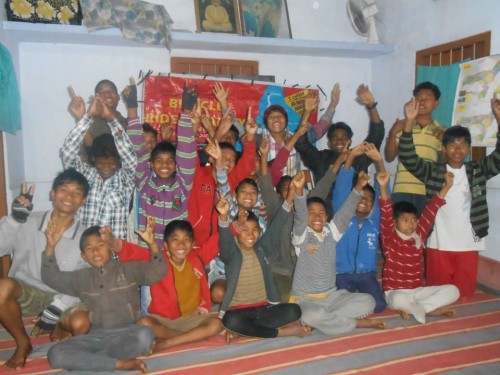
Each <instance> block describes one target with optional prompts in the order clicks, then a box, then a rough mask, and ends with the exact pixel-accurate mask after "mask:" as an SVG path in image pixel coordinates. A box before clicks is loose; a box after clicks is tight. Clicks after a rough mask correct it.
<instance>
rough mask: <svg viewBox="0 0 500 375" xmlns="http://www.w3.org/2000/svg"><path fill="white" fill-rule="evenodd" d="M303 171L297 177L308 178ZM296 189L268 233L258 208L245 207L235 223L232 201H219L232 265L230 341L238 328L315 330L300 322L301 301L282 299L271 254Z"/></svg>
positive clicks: (260, 332)
mask: <svg viewBox="0 0 500 375" xmlns="http://www.w3.org/2000/svg"><path fill="white" fill-rule="evenodd" d="M299 175H300V177H295V178H301V179H303V180H305V178H304V175H303V173H302V172H299ZM290 191H291V192H290V194H289V197H288V198H287V200H286V201H285V202H283V205H282V206H281V208H280V210H279V211H278V213H277V214H276V217H275V219H274V220H273V221H272V222H271V223H270V225H269V227H268V228H267V230H266V232H265V233H264V234H263V235H262V236H261V235H260V232H261V228H260V226H259V221H258V218H257V216H256V215H255V214H254V213H253V212H252V211H247V210H244V209H241V208H240V209H239V212H238V219H237V221H236V222H233V223H230V222H229V209H230V204H229V202H228V201H227V200H226V199H225V198H221V199H220V200H219V202H218V203H217V207H216V208H217V211H219V214H220V217H219V245H220V256H221V259H222V261H223V262H224V264H225V266H226V268H225V270H226V278H227V291H226V293H225V295H224V299H223V301H222V303H221V311H220V316H222V317H223V319H222V322H223V324H224V327H225V328H226V330H227V331H228V334H227V336H226V340H227V342H229V341H230V340H231V338H232V336H233V334H237V335H244V336H250V337H261V338H273V337H277V336H298V337H303V336H307V335H309V334H310V332H311V329H310V327H307V326H302V325H301V324H300V323H299V322H298V320H299V318H300V315H301V311H300V307H299V306H298V305H296V304H294V303H278V301H279V294H278V290H277V288H276V285H275V284H274V280H273V276H272V273H271V267H270V264H269V260H268V258H269V256H270V255H272V253H273V252H275V251H277V249H274V248H273V247H272V245H273V243H274V242H275V239H276V238H277V237H279V236H280V233H281V231H282V230H283V227H284V224H285V222H286V218H287V216H289V215H292V212H291V209H292V203H291V202H292V197H293V194H294V189H293V188H292V189H290ZM233 233H235V237H236V238H234V237H233Z"/></svg>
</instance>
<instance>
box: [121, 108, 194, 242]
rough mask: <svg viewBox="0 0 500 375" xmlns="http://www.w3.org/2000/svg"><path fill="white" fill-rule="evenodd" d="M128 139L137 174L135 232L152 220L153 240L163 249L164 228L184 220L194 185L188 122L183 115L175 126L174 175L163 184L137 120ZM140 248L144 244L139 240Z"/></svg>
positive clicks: (131, 120)
mask: <svg viewBox="0 0 500 375" xmlns="http://www.w3.org/2000/svg"><path fill="white" fill-rule="evenodd" d="M127 133H128V135H129V138H130V140H131V141H132V143H133V144H134V146H135V147H136V152H137V159H138V160H139V163H138V165H137V172H136V178H135V184H136V185H135V186H136V189H137V194H138V207H137V214H138V229H139V230H141V231H142V230H144V229H145V226H146V221H147V217H148V216H151V217H153V218H154V219H155V237H156V242H157V243H158V246H160V248H163V232H164V230H165V225H167V224H168V223H169V222H170V221H172V220H177V219H179V220H184V219H187V200H188V197H189V192H190V191H191V188H192V186H193V177H194V170H195V164H196V143H195V142H194V136H193V128H192V126H191V119H190V118H189V117H188V116H187V114H185V113H182V114H181V116H180V118H179V122H178V124H177V147H176V148H177V153H176V156H175V160H176V162H177V172H176V173H175V174H174V175H173V176H172V177H171V178H170V179H169V180H168V181H167V182H166V183H163V182H162V181H161V180H160V179H159V178H157V177H156V176H155V174H154V172H153V171H152V170H151V168H150V164H149V155H148V154H149V151H148V150H147V148H146V146H145V144H144V137H143V135H142V125H141V123H140V122H139V118H137V117H136V118H133V119H129V127H128V129H127ZM139 244H140V245H141V246H143V247H147V245H146V244H145V243H143V242H141V241H139Z"/></svg>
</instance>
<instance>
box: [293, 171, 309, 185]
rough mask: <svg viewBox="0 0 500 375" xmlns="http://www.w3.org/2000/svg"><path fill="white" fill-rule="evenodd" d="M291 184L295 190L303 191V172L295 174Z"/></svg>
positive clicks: (304, 178) (304, 179)
mask: <svg viewBox="0 0 500 375" xmlns="http://www.w3.org/2000/svg"><path fill="white" fill-rule="evenodd" d="M292 184H293V186H295V188H296V189H297V190H299V189H303V188H304V185H305V184H306V175H305V173H304V172H303V171H300V172H297V174H296V175H295V176H293V178H292Z"/></svg>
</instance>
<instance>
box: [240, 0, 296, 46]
mask: <svg viewBox="0 0 500 375" xmlns="http://www.w3.org/2000/svg"><path fill="white" fill-rule="evenodd" d="M240 13H241V19H242V21H241V23H242V26H241V29H242V35H244V36H254V37H264V38H291V37H292V33H291V29H290V22H289V18H288V7H287V3H286V0H240Z"/></svg>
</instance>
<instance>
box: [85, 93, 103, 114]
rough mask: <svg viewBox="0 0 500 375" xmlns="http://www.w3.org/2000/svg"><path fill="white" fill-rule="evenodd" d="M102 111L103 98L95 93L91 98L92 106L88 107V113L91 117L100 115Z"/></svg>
mask: <svg viewBox="0 0 500 375" xmlns="http://www.w3.org/2000/svg"><path fill="white" fill-rule="evenodd" d="M101 112H102V99H101V98H100V97H99V95H97V94H96V95H94V96H92V97H91V98H90V106H89V109H87V114H88V115H89V116H90V117H95V116H100V115H101Z"/></svg>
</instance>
